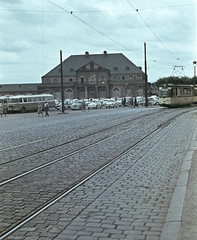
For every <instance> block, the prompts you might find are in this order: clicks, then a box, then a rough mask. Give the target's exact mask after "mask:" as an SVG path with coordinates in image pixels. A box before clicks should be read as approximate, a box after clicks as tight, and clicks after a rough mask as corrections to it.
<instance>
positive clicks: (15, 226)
mask: <svg viewBox="0 0 197 240" xmlns="http://www.w3.org/2000/svg"><path fill="white" fill-rule="evenodd" d="M180 115H181V114H178V115H177V116H173V117H171V118H170V119H168V120H167V121H164V122H163V123H161V124H159V125H157V127H156V128H155V129H154V130H153V129H152V130H151V131H149V132H148V133H147V134H146V135H145V136H143V137H141V138H140V139H139V140H138V141H136V142H135V143H134V144H133V145H132V146H131V145H128V146H127V148H125V149H124V151H122V152H118V154H116V155H114V156H113V158H111V159H110V161H108V162H107V163H105V164H103V165H102V166H100V167H99V168H98V169H96V170H95V171H94V172H91V173H88V174H87V175H86V176H85V177H84V176H83V179H81V180H80V181H78V182H77V183H74V184H72V185H71V186H70V188H67V189H66V190H64V191H62V192H59V193H58V195H56V196H54V197H53V198H51V199H50V200H49V201H47V203H45V204H43V205H42V206H40V207H39V208H37V209H35V210H34V211H33V212H31V213H29V214H28V215H26V216H25V217H24V219H22V220H20V221H18V222H17V224H13V225H12V226H11V227H10V228H9V229H7V230H6V231H4V232H3V234H2V235H1V236H0V239H5V238H6V237H7V236H9V235H10V234H12V233H13V232H14V231H16V230H17V229H18V228H20V227H21V226H23V225H24V224H25V223H27V222H28V221H30V220H31V219H33V218H34V217H36V216H37V215H38V214H40V213H41V212H42V211H43V210H45V209H46V208H48V207H50V206H51V205H52V204H54V203H55V202H57V201H58V200H59V199H61V198H63V197H64V196H66V195H67V194H68V193H70V192H71V191H73V190H74V189H76V188H77V187H78V186H80V185H81V184H83V183H84V182H85V181H87V180H88V179H90V178H91V177H93V176H94V175H96V174H97V173H98V172H100V171H101V170H103V169H104V168H106V167H107V166H109V165H110V164H112V163H113V162H114V161H116V160H118V159H119V158H120V157H121V156H123V155H124V154H127V152H128V151H131V150H132V149H133V148H135V147H136V146H138V145H139V144H142V143H143V141H147V139H148V138H150V137H151V136H153V135H154V134H156V133H157V132H158V131H160V130H161V129H162V128H165V127H168V129H167V130H166V133H167V132H168V131H170V129H172V128H173V127H174V126H175V125H176V124H178V121H176V122H174V123H173V124H172V125H169V124H170V123H172V121H173V120H174V119H177V118H178V117H180ZM180 120H181V118H180V119H179V121H180ZM141 124H143V123H141ZM127 130H128V129H127ZM125 131H126V130H125ZM119 134H120V133H119ZM117 135H118V134H117ZM113 137H114V136H113ZM84 150H85V149H84ZM134 164H135V163H134Z"/></svg>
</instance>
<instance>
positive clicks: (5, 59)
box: [0, 0, 197, 84]
mask: <svg viewBox="0 0 197 240" xmlns="http://www.w3.org/2000/svg"><path fill="white" fill-rule="evenodd" d="M196 8H197V3H196V0H173V1H172V0H149V1H148V0H50V1H49V0H0V84H6V83H7V84H11V83H41V77H42V76H43V75H45V74H46V73H47V72H49V71H50V70H51V69H52V68H54V67H55V66H57V65H58V64H59V63H60V50H62V52H63V60H64V59H66V58H68V57H69V56H70V55H78V54H84V53H85V52H86V51H88V52H89V53H90V54H100V53H103V51H107V52H108V53H123V54H124V55H125V56H126V57H127V58H129V59H130V60H131V61H132V62H133V63H134V64H135V65H137V66H142V69H143V70H144V43H145V42H146V50H147V51H146V54H147V73H148V80H149V82H155V81H157V80H158V79H159V78H162V77H168V76H171V75H175V76H188V77H193V75H194V66H193V61H194V60H197V47H196V45H197V30H196V28H197V24H196V23H197V19H196V15H197V13H196ZM175 66H176V67H175ZM103 67H105V66H103Z"/></svg>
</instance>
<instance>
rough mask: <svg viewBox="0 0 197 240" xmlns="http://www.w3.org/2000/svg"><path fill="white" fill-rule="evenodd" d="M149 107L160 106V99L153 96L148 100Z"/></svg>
mask: <svg viewBox="0 0 197 240" xmlns="http://www.w3.org/2000/svg"><path fill="white" fill-rule="evenodd" d="M148 103H149V105H158V104H159V97H157V96H151V97H149V98H148Z"/></svg>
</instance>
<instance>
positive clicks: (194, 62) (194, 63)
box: [193, 61, 197, 87]
mask: <svg viewBox="0 0 197 240" xmlns="http://www.w3.org/2000/svg"><path fill="white" fill-rule="evenodd" d="M196 64H197V62H196V61H193V65H194V87H195V85H196V79H195V78H196Z"/></svg>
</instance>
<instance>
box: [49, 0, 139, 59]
mask: <svg viewBox="0 0 197 240" xmlns="http://www.w3.org/2000/svg"><path fill="white" fill-rule="evenodd" d="M47 1H48V2H50V3H51V4H53V5H54V6H56V7H58V8H60V9H62V10H63V11H65V12H67V13H69V14H71V15H72V16H73V17H75V18H76V19H78V20H79V21H81V22H82V23H84V24H85V25H87V26H88V27H90V28H92V29H93V30H95V31H96V32H98V33H100V34H101V35H103V36H104V37H106V38H108V39H109V40H111V41H112V42H114V43H116V44H118V45H119V46H121V47H123V48H125V49H127V50H128V51H131V52H133V53H134V54H136V55H138V56H142V55H141V54H139V53H136V52H134V51H133V50H131V49H129V48H128V47H126V46H124V45H122V44H121V43H119V42H117V41H116V40H114V39H113V38H111V37H109V36H107V35H106V34H105V33H103V32H101V31H100V30H98V29H96V28H95V27H93V26H92V25H90V24H89V23H87V22H85V21H84V20H82V19H81V18H79V17H77V16H76V15H75V14H74V12H73V11H70V12H69V11H68V10H66V9H64V8H62V7H60V6H59V5H57V4H55V3H53V2H51V1H50V0H47Z"/></svg>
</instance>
